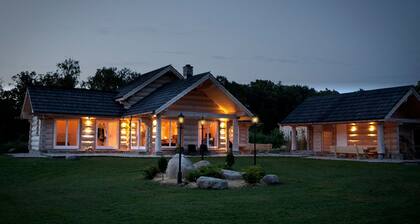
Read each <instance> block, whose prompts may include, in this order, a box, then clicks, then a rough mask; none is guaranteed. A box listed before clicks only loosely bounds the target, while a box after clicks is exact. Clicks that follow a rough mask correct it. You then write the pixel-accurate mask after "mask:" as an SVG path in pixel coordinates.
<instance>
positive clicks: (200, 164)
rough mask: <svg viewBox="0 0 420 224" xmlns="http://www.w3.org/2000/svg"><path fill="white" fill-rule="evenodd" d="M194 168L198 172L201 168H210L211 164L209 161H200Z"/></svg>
mask: <svg viewBox="0 0 420 224" xmlns="http://www.w3.org/2000/svg"><path fill="white" fill-rule="evenodd" d="M193 166H194V169H196V170H198V169H200V168H201V167H205V166H210V162H209V161H207V160H200V161H198V162H196V163H194V165H193Z"/></svg>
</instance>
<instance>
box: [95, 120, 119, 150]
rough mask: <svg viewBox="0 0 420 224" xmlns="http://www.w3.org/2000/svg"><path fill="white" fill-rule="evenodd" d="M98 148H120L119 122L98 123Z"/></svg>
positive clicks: (100, 121) (106, 121)
mask: <svg viewBox="0 0 420 224" xmlns="http://www.w3.org/2000/svg"><path fill="white" fill-rule="evenodd" d="M96 148H98V149H107V148H113V149H116V148H118V121H116V120H97V121H96Z"/></svg>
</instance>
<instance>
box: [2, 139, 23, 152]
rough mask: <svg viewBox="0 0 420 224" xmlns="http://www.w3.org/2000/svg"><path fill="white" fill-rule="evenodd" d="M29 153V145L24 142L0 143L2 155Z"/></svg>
mask: <svg viewBox="0 0 420 224" xmlns="http://www.w3.org/2000/svg"><path fill="white" fill-rule="evenodd" d="M26 152H28V143H27V142H22V141H11V142H5V143H0V153H26Z"/></svg>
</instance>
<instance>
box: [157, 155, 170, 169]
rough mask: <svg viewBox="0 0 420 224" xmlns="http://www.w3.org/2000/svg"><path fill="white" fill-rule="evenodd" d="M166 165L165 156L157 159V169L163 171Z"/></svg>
mask: <svg viewBox="0 0 420 224" xmlns="http://www.w3.org/2000/svg"><path fill="white" fill-rule="evenodd" d="M167 167H168V160H167V159H166V158H165V157H163V156H161V157H160V158H159V160H158V168H159V171H160V172H161V173H164V172H165V171H166V168H167Z"/></svg>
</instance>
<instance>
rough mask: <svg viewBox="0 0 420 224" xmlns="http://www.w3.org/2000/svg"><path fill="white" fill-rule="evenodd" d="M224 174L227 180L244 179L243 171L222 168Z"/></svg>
mask: <svg viewBox="0 0 420 224" xmlns="http://www.w3.org/2000/svg"><path fill="white" fill-rule="evenodd" d="M222 176H223V177H224V178H225V179H226V180H241V179H242V173H240V172H238V171H233V170H225V169H222Z"/></svg>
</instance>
